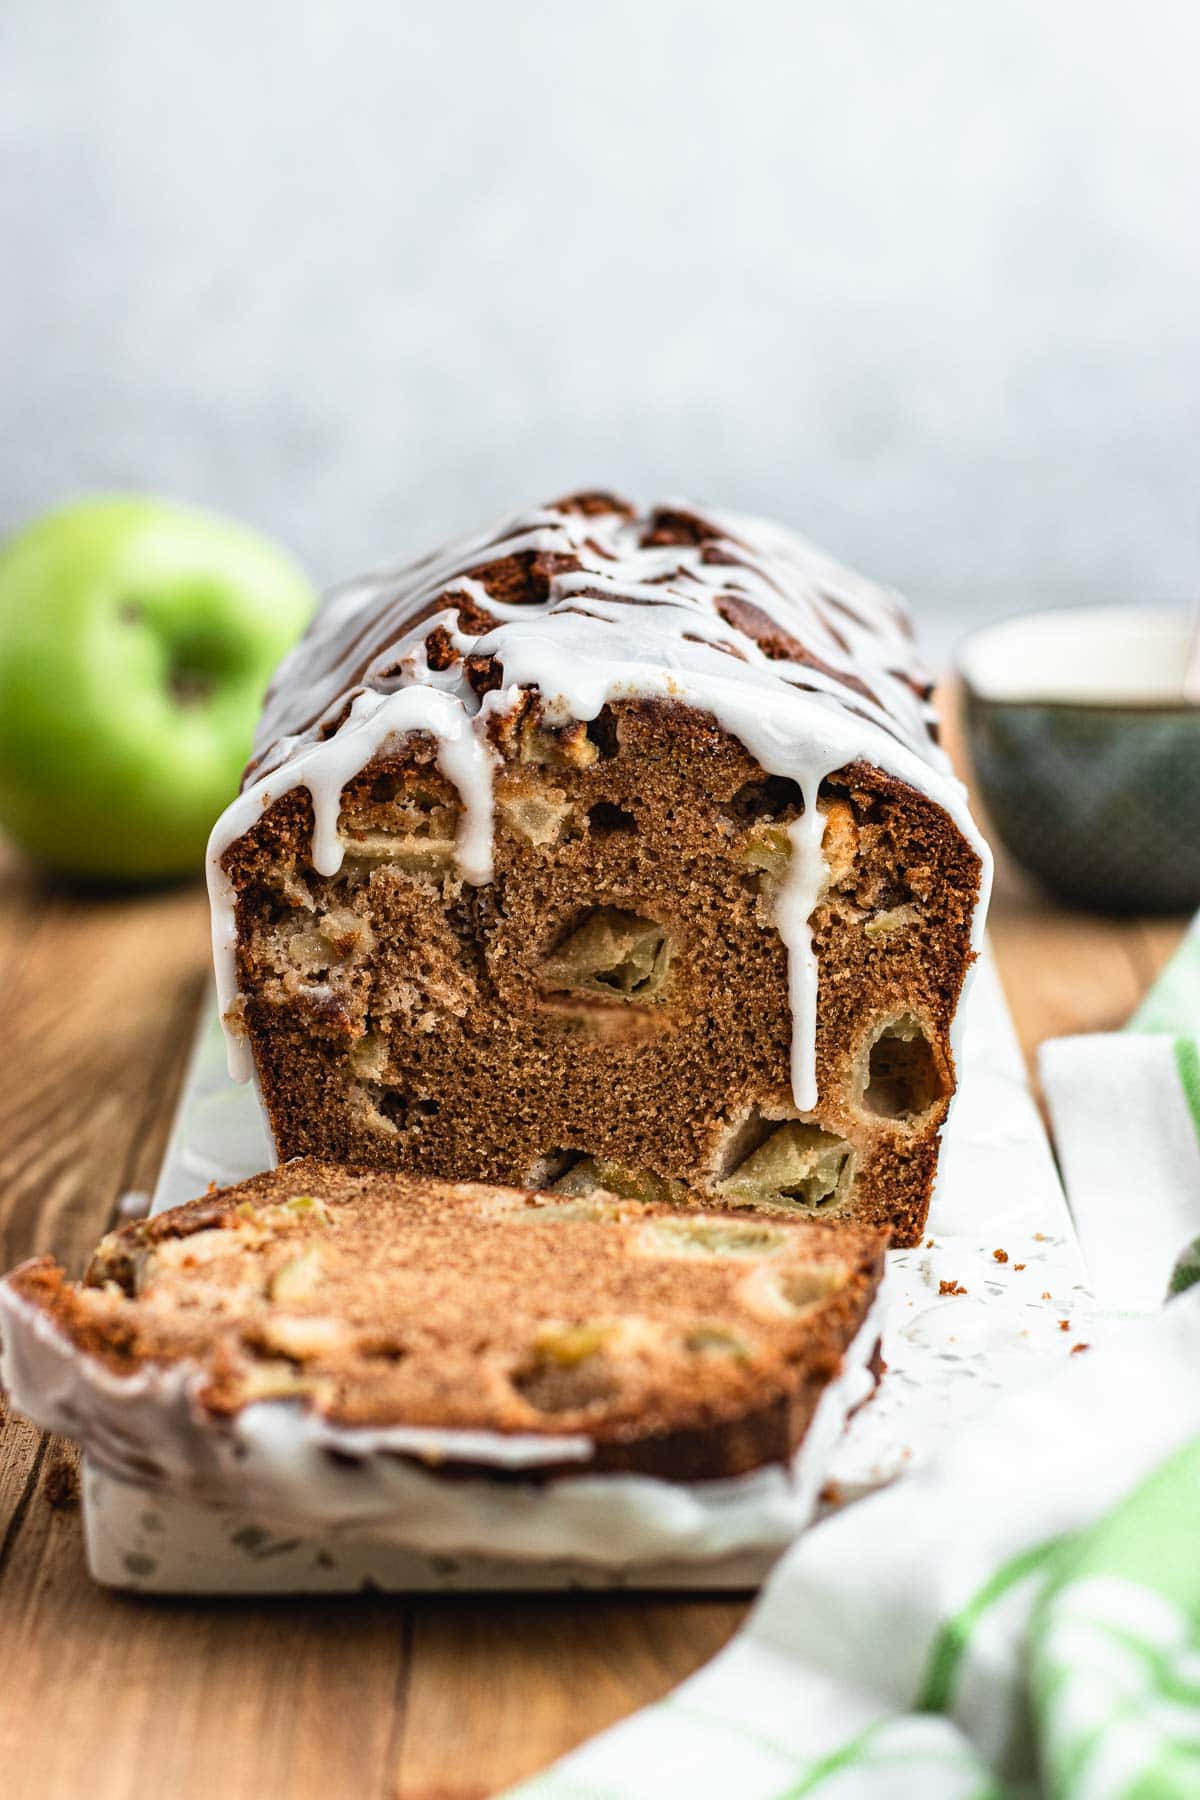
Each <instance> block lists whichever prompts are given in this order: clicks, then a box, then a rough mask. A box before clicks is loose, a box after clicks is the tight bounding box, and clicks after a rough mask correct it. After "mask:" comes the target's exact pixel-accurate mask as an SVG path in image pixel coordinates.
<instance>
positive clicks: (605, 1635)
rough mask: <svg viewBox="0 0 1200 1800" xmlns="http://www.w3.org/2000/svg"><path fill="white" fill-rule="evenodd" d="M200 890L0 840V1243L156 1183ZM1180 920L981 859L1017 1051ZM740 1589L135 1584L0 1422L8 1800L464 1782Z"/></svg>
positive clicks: (12, 1244) (1120, 1006)
mask: <svg viewBox="0 0 1200 1800" xmlns="http://www.w3.org/2000/svg"><path fill="white" fill-rule="evenodd" d="M206 924H207V921H206V908H205V902H204V897H203V895H202V893H201V891H200V890H199V888H192V887H189V888H186V889H182V890H176V891H173V892H167V893H161V894H156V895H152V896H143V897H137V898H128V897H111V896H109V897H99V898H97V897H92V898H86V899H85V898H80V897H78V896H72V895H70V894H68V893H64V892H62V891H56V890H54V889H52V888H49V887H47V886H45V885H44V884H42V883H41V882H39V880H38V878H37V877H36V876H35V875H34V874H33V873H32V872H30V871H29V870H28V869H27V868H25V867H24V866H23V865H21V864H19V863H18V862H17V861H16V860H15V859H9V860H8V861H6V862H0V982H2V992H3V995H4V1014H3V1016H4V1021H5V1031H4V1037H3V1060H4V1071H3V1076H2V1077H0V1269H2V1268H6V1267H9V1266H10V1265H11V1264H13V1263H15V1262H17V1261H18V1260H19V1259H20V1258H22V1257H24V1256H26V1255H28V1254H30V1252H32V1251H35V1250H50V1251H53V1252H55V1253H56V1254H57V1255H58V1256H60V1257H62V1258H63V1259H64V1260H66V1261H67V1262H68V1263H69V1264H70V1265H71V1267H72V1269H73V1270H77V1269H79V1268H81V1267H82V1264H83V1262H84V1260H85V1258H86V1256H87V1253H88V1251H89V1250H90V1248H91V1246H92V1245H93V1244H94V1243H95V1241H96V1239H97V1238H98V1237H99V1236H100V1235H101V1233H102V1232H104V1231H105V1230H106V1229H108V1227H109V1226H110V1225H112V1223H113V1222H114V1219H115V1217H116V1207H117V1202H118V1200H119V1198H120V1196H121V1194H122V1193H124V1192H125V1191H126V1190H128V1189H146V1188H149V1187H151V1186H152V1185H153V1182H154V1177H155V1171H156V1169H157V1167H158V1163H159V1160H160V1158H161V1156H162V1153H163V1147H164V1143H165V1139H166V1134H167V1128H168V1124H169V1122H170V1118H171V1112H172V1108H173V1105H174V1102H175V1096H176V1093H177V1090H178V1087H179V1082H180V1078H181V1075H182V1071H183V1062H184V1056H185V1052H186V1049H187V1045H188V1042H189V1038H190V1035H191V1029H192V1023H193V1019H194V1016H195V1012H196V1007H197V1003H198V1001H199V999H200V995H201V993H202V990H203V985H204V982H205V979H206V974H207V963H208V944H207V936H206ZM1181 928H1182V922H1173V921H1163V920H1157V921H1149V920H1137V919H1133V920H1124V921H1114V920H1108V919H1101V918H1092V917H1086V916H1083V915H1079V914H1073V913H1067V912H1065V911H1062V910H1059V909H1057V908H1055V907H1053V906H1051V905H1050V904H1048V903H1047V902H1046V901H1044V900H1042V899H1039V898H1037V897H1034V896H1032V895H1031V894H1030V893H1028V892H1027V891H1026V890H1024V889H1023V888H1022V887H1021V886H1020V884H1019V883H1018V882H1017V881H1016V880H1015V878H1013V877H1012V876H1011V875H1010V874H1009V873H1008V872H1006V871H1003V870H1002V871H1001V874H1000V878H999V881H998V886H997V895H996V899H995V903H994V907H993V913H992V936H993V940H994V943H995V946H996V952H997V956H998V959H999V963H1000V970H1001V974H1002V976H1003V979H1004V982H1005V986H1006V988H1007V991H1008V996H1009V1000H1010V1002H1011V1004H1012V1009H1013V1014H1014V1017H1015V1019H1016V1022H1017V1028H1018V1031H1019V1033H1020V1036H1021V1041H1022V1043H1023V1045H1024V1047H1025V1050H1026V1053H1027V1054H1028V1053H1029V1052H1031V1051H1032V1050H1033V1048H1034V1046H1036V1045H1037V1044H1038V1043H1039V1042H1040V1041H1041V1039H1043V1038H1045V1037H1048V1036H1052V1035H1055V1034H1058V1033H1061V1032H1067V1031H1092V1030H1102V1029H1104V1028H1106V1027H1112V1026H1116V1025H1119V1024H1120V1023H1121V1022H1122V1021H1123V1020H1124V1019H1125V1018H1126V1017H1127V1016H1128V1014H1129V1012H1130V1011H1131V1009H1132V1008H1133V1006H1134V1005H1135V1004H1136V1002H1137V1001H1138V999H1139V997H1140V996H1141V995H1142V993H1143V992H1144V991H1145V989H1146V987H1147V985H1148V984H1149V982H1150V981H1151V979H1152V978H1153V976H1154V975H1155V974H1156V972H1157V971H1158V970H1159V968H1161V966H1162V964H1163V963H1164V962H1165V960H1166V959H1167V957H1168V955H1169V954H1170V952H1171V950H1172V949H1173V947H1174V945H1175V943H1176V942H1177V941H1178V938H1179V934H1180V930H1181ZM745 1610H746V1606H745V1602H743V1601H742V1600H740V1599H731V1598H728V1597H720V1598H718V1597H704V1596H697V1597H689V1598H685V1599H663V1600H659V1599H638V1598H611V1597H607V1596H580V1595H564V1596H562V1597H558V1596H555V1597H550V1598H522V1597H505V1598H501V1599H496V1600H477V1599H471V1598H461V1597H455V1598H450V1597H447V1598H442V1597H438V1598H420V1599H415V1600H407V1599H404V1598H389V1597H357V1596H356V1597H352V1598H331V1599H320V1600H270V1601H257V1602H255V1601H245V1600H239V1601H219V1602H213V1601H199V1600H145V1599H133V1598H129V1597H126V1596H122V1595H117V1594H111V1593H107V1592H104V1591H101V1590H100V1589H97V1588H95V1587H94V1586H93V1585H92V1584H91V1582H90V1581H89V1579H88V1577H87V1574H86V1572H85V1568H84V1560H83V1547H82V1542H81V1535H80V1513H79V1504H78V1484H77V1478H76V1471H75V1461H74V1456H73V1453H72V1451H71V1450H70V1449H69V1448H68V1447H66V1446H64V1445H63V1444H61V1443H60V1442H58V1441H56V1440H45V1439H43V1438H41V1437H40V1436H39V1434H38V1433H37V1432H35V1431H33V1430H32V1429H31V1428H30V1427H28V1426H27V1425H25V1424H24V1423H23V1422H22V1421H20V1420H18V1419H15V1418H12V1417H7V1418H4V1419H3V1422H2V1423H0V1794H3V1795H4V1796H5V1800H26V1797H27V1796H28V1797H30V1800H32V1797H33V1796H35V1795H36V1796H37V1797H38V1800H60V1797H64V1800H76V1797H79V1800H82V1797H83V1796H87V1800H310V1797H311V1800H317V1797H318V1796H319V1797H321V1800H340V1797H341V1796H355V1797H357V1796H379V1797H380V1800H384V1797H387V1800H468V1797H469V1796H476V1795H486V1794H491V1793H494V1792H495V1791H496V1790H497V1789H499V1788H501V1787H503V1786H505V1785H507V1784H508V1783H510V1782H512V1781H515V1780H516V1779H518V1778H519V1777H521V1776H523V1775H526V1774H529V1773H531V1772H532V1771H534V1770H536V1769H539V1768H542V1767H543V1766H544V1765H545V1764H547V1763H548V1762H550V1761H552V1760H553V1758H555V1757H556V1756H558V1755H561V1754H562V1753H563V1752H564V1751H566V1750H568V1749H569V1748H571V1747H572V1746H573V1745H574V1744H576V1743H578V1742H579V1741H580V1740H581V1739H583V1738H585V1737H588V1736H590V1735H591V1734H592V1733H594V1732H596V1731H599V1730H600V1729H601V1728H602V1727H604V1726H606V1725H609V1724H611V1723H612V1722H613V1721H615V1720H617V1719H619V1718H621V1717H622V1716H623V1715H624V1714H625V1713H628V1712H630V1711H631V1710H633V1709H634V1708H635V1707H638V1706H641V1705H643V1704H644V1703H646V1702H647V1701H650V1700H653V1699H655V1698H656V1697H657V1696H659V1695H661V1694H663V1693H665V1692H666V1691H667V1690H668V1689H669V1688H671V1687H672V1686H674V1685H675V1684H676V1683H677V1682H679V1681H680V1680H682V1678H683V1677H684V1676H686V1675H688V1674H689V1673H690V1672H691V1671H692V1670H693V1669H695V1668H696V1667H697V1666H698V1665H699V1664H700V1663H702V1662H704V1661H705V1660H706V1659H707V1658H708V1657H710V1656H711V1655H712V1654H713V1653H714V1652H715V1651H716V1650H717V1649H719V1647H720V1646H721V1645H722V1644H723V1643H724V1642H725V1640H726V1639H727V1638H728V1637H729V1635H730V1633H731V1632H732V1631H733V1630H734V1629H735V1628H736V1626H737V1624H738V1622H739V1621H740V1619H741V1618H742V1617H743V1615H744V1613H745Z"/></svg>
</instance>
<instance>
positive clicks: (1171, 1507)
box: [516, 922, 1200, 1800]
mask: <svg viewBox="0 0 1200 1800" xmlns="http://www.w3.org/2000/svg"><path fill="white" fill-rule="evenodd" d="M1198 1031H1200V922H1198V925H1197V926H1194V927H1193V930H1192V932H1191V933H1190V934H1189V937H1188V939H1187V941H1186V943H1185V947H1184V949H1183V950H1181V952H1180V953H1179V955H1178V956H1177V958H1176V959H1175V961H1174V962H1173V963H1172V964H1171V966H1170V967H1169V969H1168V970H1167V971H1166V973H1165V974H1164V976H1163V978H1162V980H1161V982H1160V983H1159V985H1158V987H1156V989H1155V990H1154V993H1153V994H1152V995H1151V997H1150V999H1149V1000H1148V1001H1147V1003H1146V1005H1145V1006H1144V1007H1143V1008H1142V1009H1141V1011H1140V1012H1139V1014H1138V1015H1137V1017H1136V1018H1135V1019H1134V1020H1133V1021H1132V1025H1131V1028H1130V1030H1129V1031H1128V1032H1126V1033H1121V1034H1119V1035H1114V1036H1113V1037H1111V1038H1105V1039H1101V1040H1094V1039H1084V1038H1075V1039H1066V1040H1060V1041H1059V1042H1058V1043H1057V1044H1055V1045H1053V1046H1047V1047H1046V1051H1045V1053H1044V1056H1043V1065H1042V1066H1043V1075H1044V1077H1045V1078H1046V1086H1047V1090H1048V1092H1049V1094H1050V1097H1051V1104H1052V1107H1053V1110H1054V1117H1055V1124H1056V1127H1057V1129H1058V1132H1059V1134H1060V1141H1063V1140H1066V1142H1067V1143H1068V1144H1069V1148H1068V1149H1066V1150H1065V1153H1064V1157H1063V1162H1064V1169H1065V1172H1066V1176H1067V1180H1068V1185H1069V1188H1070V1192H1071V1198H1072V1203H1073V1207H1074V1211H1075V1216H1076V1222H1077V1225H1078V1226H1079V1230H1080V1235H1081V1237H1082V1239H1083V1242H1084V1247H1085V1251H1086V1253H1087V1254H1088V1256H1089V1260H1090V1265H1091V1268H1092V1271H1093V1275H1094V1277H1095V1279H1096V1282H1097V1286H1098V1288H1099V1290H1100V1299H1101V1303H1102V1305H1104V1306H1105V1307H1106V1308H1108V1309H1109V1310H1110V1311H1113V1312H1118V1313H1124V1314H1129V1313H1131V1312H1138V1311H1141V1312H1152V1311H1153V1310H1154V1309H1157V1308H1159V1307H1161V1305H1162V1301H1163V1298H1164V1295H1165V1293H1166V1291H1167V1289H1168V1287H1169V1286H1170V1287H1172V1288H1173V1289H1174V1290H1176V1291H1177V1297H1175V1298H1173V1299H1172V1300H1171V1301H1170V1303H1169V1305H1167V1306H1166V1308H1165V1310H1163V1311H1160V1312H1157V1316H1151V1317H1149V1318H1145V1319H1141V1320H1136V1321H1134V1322H1130V1323H1126V1324H1124V1325H1123V1326H1122V1327H1121V1328H1120V1330H1116V1329H1113V1330H1112V1331H1111V1332H1110V1333H1109V1334H1108V1336H1107V1341H1105V1342H1104V1343H1102V1344H1100V1345H1098V1346H1097V1347H1096V1348H1094V1349H1090V1350H1088V1351H1087V1352H1086V1354H1084V1355H1080V1356H1075V1357H1072V1358H1071V1359H1070V1361H1069V1364H1068V1366H1067V1367H1066V1368H1064V1369H1062V1370H1061V1371H1060V1372H1059V1374H1058V1375H1057V1376H1056V1377H1055V1378H1053V1379H1052V1380H1050V1381H1048V1382H1046V1383H1044V1384H1043V1385H1042V1386H1040V1387H1038V1388H1036V1389H1035V1390H1033V1391H1032V1392H1030V1391H1028V1390H1026V1391H1024V1392H1021V1393H1017V1394H1014V1395H1011V1396H1009V1397H1007V1398H1005V1399H1004V1400H1002V1401H1001V1402H1000V1403H999V1404H998V1405H997V1406H996V1407H995V1408H994V1409H993V1410H992V1411H991V1412H990V1413H988V1414H987V1415H986V1416H985V1417H983V1418H981V1419H979V1420H978V1421H977V1422H976V1423H974V1424H973V1425H971V1426H969V1427H968V1428H967V1429H966V1430H965V1431H963V1432H962V1434H961V1435H960V1436H959V1437H958V1438H957V1439H956V1440H955V1441H954V1442H953V1443H951V1444H948V1445H947V1446H946V1448H945V1450H944V1451H943V1452H942V1454H941V1455H940V1456H939V1457H938V1458H937V1459H936V1461H933V1462H931V1463H929V1464H927V1465H925V1466H924V1467H922V1468H919V1469H917V1470H915V1471H914V1472H913V1473H912V1474H911V1475H908V1476H906V1477H905V1478H904V1479H903V1480H902V1481H899V1482H897V1483H896V1484H895V1485H894V1486H892V1487H890V1488H887V1489H885V1490H884V1491H883V1492H881V1493H878V1494H875V1495H874V1496H872V1497H871V1498H870V1499H867V1500H863V1501H860V1502H859V1503H858V1504H856V1505H854V1506H852V1507H850V1508H848V1509H847V1510H846V1511H844V1512H841V1513H839V1514H837V1515H836V1516H834V1517H833V1518H830V1519H827V1520H825V1521H824V1522H823V1523H822V1524H820V1525H818V1526H816V1527H815V1528H814V1529H813V1530H811V1531H809V1532H808V1533H807V1534H806V1536H804V1537H803V1538H801V1539H800V1540H799V1542H798V1543H796V1544H795V1545H794V1546H793V1548H792V1549H791V1550H790V1551H789V1552H788V1554H787V1556H786V1557H785V1558H784V1559H783V1561H782V1562H781V1563H780V1564H779V1565H778V1567H777V1568H776V1570H775V1572H774V1573H773V1575H772V1576H771V1579H770V1581H769V1582H768V1584H767V1586H766V1588H765V1590H764V1592H763V1595H762V1598H761V1599H760V1601H759V1603H758V1605H757V1606H756V1607H755V1609H754V1611H753V1613H752V1614H751V1616H750V1619H749V1620H748V1622H747V1624H746V1626H745V1627H744V1629H743V1630H742V1631H741V1632H740V1633H739V1634H738V1636H737V1637H736V1638H735V1639H734V1640H733V1642H732V1643H731V1644H730V1645H729V1646H728V1647H727V1648H726V1649H725V1650H724V1651H723V1652H722V1653H721V1654H720V1655H719V1656H718V1657H716V1659H715V1660H714V1661H713V1662H712V1663H710V1664H709V1665H708V1666H707V1667H706V1668H704V1669H702V1670H701V1671H700V1673H699V1674H697V1675H695V1676H693V1677H692V1678H691V1680H690V1681H687V1682H685V1683H684V1684H683V1686H682V1687H680V1688H678V1689H677V1690H676V1691H675V1692H674V1693H673V1694H671V1695H670V1696H668V1698H667V1699H666V1700H664V1701H661V1702H659V1703H658V1704H657V1705H656V1706H652V1707H649V1708H647V1709H646V1710H645V1711H643V1712H641V1713H638V1714H637V1715H635V1716H634V1717H633V1718H631V1719H628V1720H626V1721H625V1722H624V1723H622V1724H620V1725H618V1726H616V1727H615V1728H614V1729H613V1730H611V1731H608V1732H605V1733H604V1734H603V1735H602V1736H600V1737H598V1738H596V1739H594V1740H593V1741H592V1742H591V1743H589V1744H586V1745H584V1747H583V1748H582V1749H581V1750H578V1751H576V1752H575V1753H574V1754H573V1755H571V1756H568V1757H567V1758H565V1759H564V1761H562V1762H561V1763H559V1764H557V1765H556V1766H555V1767H554V1768H553V1769H550V1770H549V1771H547V1772H546V1773H545V1774H544V1775H541V1776H538V1777H536V1778H535V1779H534V1780H533V1781H531V1782H528V1783H526V1784H524V1785H523V1786H522V1787H520V1788H519V1789H517V1790H516V1792H517V1793H518V1794H520V1795H521V1796H522V1800H674V1797H675V1796H679V1800H684V1797H685V1796H686V1800H801V1796H813V1797H814V1800H987V1797H995V1800H1001V1797H1003V1800H1011V1797H1013V1796H1034V1795H1045V1796H1049V1797H1050V1800H1197V1797H1200V1285H1195V1286H1192V1287H1191V1289H1190V1291H1187V1292H1182V1291H1180V1290H1183V1289H1185V1288H1187V1287H1188V1286H1189V1276H1190V1278H1191V1279H1192V1280H1194V1279H1195V1277H1196V1276H1197V1275H1200V1242H1197V1243H1196V1244H1194V1245H1193V1247H1192V1249H1191V1251H1190V1252H1185V1253H1184V1255H1183V1256H1182V1257H1180V1249H1181V1246H1183V1245H1185V1244H1187V1243H1189V1241H1190V1240H1196V1239H1200V1079H1198V1074H1200V1057H1198V1056H1197V1032H1198ZM1193 1265H1194V1273H1193V1272H1192V1271H1193ZM1081 1348H1082V1346H1081Z"/></svg>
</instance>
